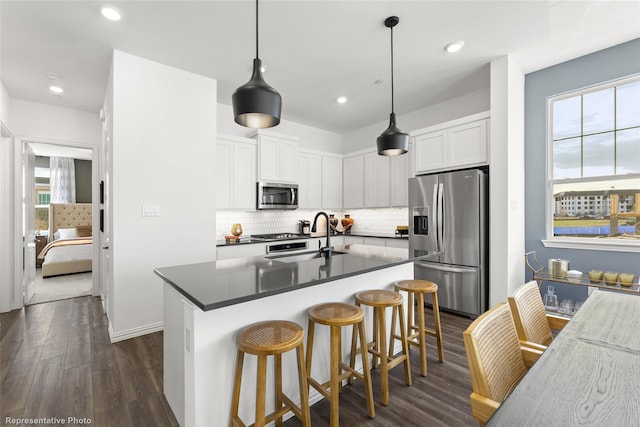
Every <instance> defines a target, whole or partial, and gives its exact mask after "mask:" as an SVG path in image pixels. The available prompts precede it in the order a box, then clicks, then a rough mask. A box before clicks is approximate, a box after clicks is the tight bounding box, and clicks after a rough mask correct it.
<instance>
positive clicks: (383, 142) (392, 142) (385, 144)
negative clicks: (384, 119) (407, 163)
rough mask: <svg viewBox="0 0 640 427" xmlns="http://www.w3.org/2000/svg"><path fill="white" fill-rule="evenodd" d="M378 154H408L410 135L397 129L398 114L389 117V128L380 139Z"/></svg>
mask: <svg viewBox="0 0 640 427" xmlns="http://www.w3.org/2000/svg"><path fill="white" fill-rule="evenodd" d="M377 141H378V154H380V155H381V156H398V155H400V154H404V153H406V152H407V149H408V147H409V135H408V134H406V133H404V132H402V131H401V130H400V129H398V128H397V127H396V113H391V114H390V115H389V127H388V128H386V129H385V130H384V132H382V133H381V134H380V136H379V137H378V140H377Z"/></svg>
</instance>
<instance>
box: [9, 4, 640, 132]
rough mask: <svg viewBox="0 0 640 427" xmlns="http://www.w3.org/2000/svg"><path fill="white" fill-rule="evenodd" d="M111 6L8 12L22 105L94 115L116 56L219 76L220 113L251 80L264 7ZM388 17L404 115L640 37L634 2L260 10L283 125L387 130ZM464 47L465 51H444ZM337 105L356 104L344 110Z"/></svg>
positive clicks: (264, 53) (13, 91)
mask: <svg viewBox="0 0 640 427" xmlns="http://www.w3.org/2000/svg"><path fill="white" fill-rule="evenodd" d="M104 4H105V2H104V1H100V2H94V1H24V0H22V1H5V0H2V1H0V27H1V31H0V36H1V49H2V50H1V64H0V73H1V74H0V77H1V79H2V82H3V83H4V85H5V87H6V88H7V90H8V92H9V94H10V95H11V97H13V98H20V99H25V100H30V101H34V102H41V103H46V104H53V105H59V106H64V107H69V108H76V109H80V110H86V111H92V112H97V111H99V109H100V107H101V105H102V100H103V95H104V90H105V87H106V82H107V76H108V73H109V66H110V58H111V50H112V49H119V50H122V51H125V52H128V53H131V54H134V55H137V56H140V57H144V58H148V59H151V60H154V61H157V62H161V63H164V64H168V65H171V66H174V67H177V68H181V69H183V70H187V71H191V72H194V73H197V74H201V75H205V76H209V77H212V78H215V79H217V80H218V102H220V103H223V104H230V103H231V94H232V93H233V91H234V90H235V88H236V87H238V86H240V85H241V84H243V83H245V82H246V81H247V80H248V79H249V76H250V73H251V64H252V59H253V57H254V55H255V32H254V31H255V30H254V22H255V21H254V20H255V14H254V12H255V6H254V2H253V1H251V0H243V1H239V0H235V1H213V0H198V1H188V0H180V1H150V0H146V1H114V2H111V4H112V5H114V6H115V7H117V8H118V9H119V10H120V11H121V12H122V15H123V19H122V20H121V21H119V22H109V21H107V20H105V19H104V18H102V16H101V15H100V13H99V10H100V7H101V6H102V5H104ZM391 15H397V16H398V17H399V18H400V23H399V24H398V26H397V27H396V28H395V29H394V42H395V47H394V60H395V110H396V112H397V113H398V114H402V113H407V112H410V111H413V110H416V109H419V108H422V107H426V106H429V105H433V104H435V103H438V102H441V101H443V100H446V99H449V98H452V97H455V96H459V95H462V94H464V93H467V92H470V91H474V90H477V89H481V88H485V87H488V85H489V66H488V63H489V62H490V61H491V60H492V59H494V58H497V57H500V56H502V55H506V54H512V55H513V58H514V59H515V60H516V62H517V63H518V64H519V65H520V66H521V68H522V69H523V70H524V71H525V72H531V71H535V70H538V69H541V68H544V67H547V66H550V65H553V64H556V63H559V62H563V61H566V60H569V59H572V58H575V57H578V56H582V55H584V54H587V53H591V52H594V51H597V50H600V49H603V48H606V47H609V46H612V45H616V44H619V43H622V42H625V41H629V40H632V39H635V38H638V37H640V1H637V0H633V1H571V0H566V1H559V0H549V1H542V0H536V1H515V0H514V1H506V0H503V1H485V0H475V1H452V0H449V1H397V0H396V1H336V0H334V1H311V0H298V1H276V0H263V1H261V2H260V57H261V59H262V60H263V62H264V64H265V65H266V66H267V72H266V73H265V80H266V81H267V83H269V84H270V85H271V86H273V87H274V88H275V89H276V90H278V91H279V92H280V94H281V95H282V98H283V112H282V118H283V120H290V121H295V122H299V123H303V124H307V125H310V126H315V127H319V128H322V129H327V130H331V131H335V132H339V133H345V132H349V131H352V130H355V129H359V128H361V127H364V126H367V125H370V124H373V123H378V122H380V121H385V120H387V118H388V114H389V112H390V103H391V99H390V98H391V95H390V93H391V89H390V58H389V43H390V42H389V30H388V29H387V28H386V27H385V26H384V24H383V22H384V19H385V18H387V17H388V16H391ZM460 39H462V40H464V41H465V47H464V49H463V50H462V51H461V52H459V53H457V54H455V55H451V54H447V53H445V52H444V50H443V47H444V45H445V44H447V43H448V42H451V41H454V40H460ZM47 72H54V73H57V74H59V75H60V76H61V80H60V81H59V85H60V86H62V87H63V88H64V90H65V93H64V94H63V95H62V96H54V95H51V94H50V93H49V92H48V90H47V87H48V86H49V84H50V81H49V80H48V79H47V77H46V76H45V73H47ZM379 79H380V80H382V81H383V82H382V83H380V84H375V83H374V82H375V81H376V80H379ZM340 95H344V96H347V97H348V98H349V102H348V103H346V104H343V105H340V104H337V103H336V102H335V99H336V98H337V97H338V96H340ZM399 125H400V127H402V126H401V123H399Z"/></svg>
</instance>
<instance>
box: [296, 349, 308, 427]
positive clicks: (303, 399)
mask: <svg viewBox="0 0 640 427" xmlns="http://www.w3.org/2000/svg"><path fill="white" fill-rule="evenodd" d="M296 354H297V356H298V383H299V385H300V412H302V427H311V411H310V409H309V384H308V383H307V373H306V368H305V361H304V350H303V346H302V344H300V345H299V346H298V348H296Z"/></svg>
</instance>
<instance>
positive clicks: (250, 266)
mask: <svg viewBox="0 0 640 427" xmlns="http://www.w3.org/2000/svg"><path fill="white" fill-rule="evenodd" d="M334 251H335V252H336V253H335V254H334V255H333V256H332V257H331V258H330V259H326V258H312V259H302V258H305V257H306V258H310V257H313V256H315V255H316V254H317V253H318V252H317V251H309V252H304V253H303V254H299V253H298V254H292V256H286V255H285V256H283V255H274V256H255V257H246V258H235V259H228V260H219V261H211V262H204V263H198V264H188V265H178V266H174V267H162V268H157V269H155V270H154V272H155V273H156V274H157V275H158V276H160V277H161V278H162V279H163V280H164V281H165V282H167V283H168V284H170V285H171V286H173V287H174V288H175V289H176V290H177V291H178V292H180V293H181V294H182V295H184V296H185V297H186V298H188V299H189V300H190V301H191V302H193V303H194V304H195V305H196V306H198V307H200V308H201V309H202V310H204V311H208V310H213V309H216V308H220V307H226V306H229V305H234V304H239V303H242V302H246V301H252V300H255V299H258V298H264V297H267V296H270V295H276V294H279V293H283V292H290V291H294V290H297V289H302V288H305V287H308V286H315V285H319V284H321V283H324V282H328V281H332V280H338V279H344V278H347V277H350V276H355V275H358V274H363V273H368V272H370V271H375V270H380V269H383V268H388V267H391V266H394V265H399V264H403V263H406V262H412V261H414V260H419V259H428V258H429V257H431V256H433V255H435V253H428V252H425V251H414V253H412V254H409V251H408V250H407V249H402V248H390V247H381V246H368V245H359V244H351V245H344V246H336V247H334ZM338 252H342V253H341V254H339V253H338ZM300 255H302V256H300Z"/></svg>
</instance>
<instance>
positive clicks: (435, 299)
mask: <svg viewBox="0 0 640 427" xmlns="http://www.w3.org/2000/svg"><path fill="white" fill-rule="evenodd" d="M431 298H432V300H433V320H434V323H435V333H436V334H435V335H436V341H437V343H438V359H440V362H444V348H443V346H442V330H441V328H440V305H439V304H438V292H434V293H433V294H431Z"/></svg>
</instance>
